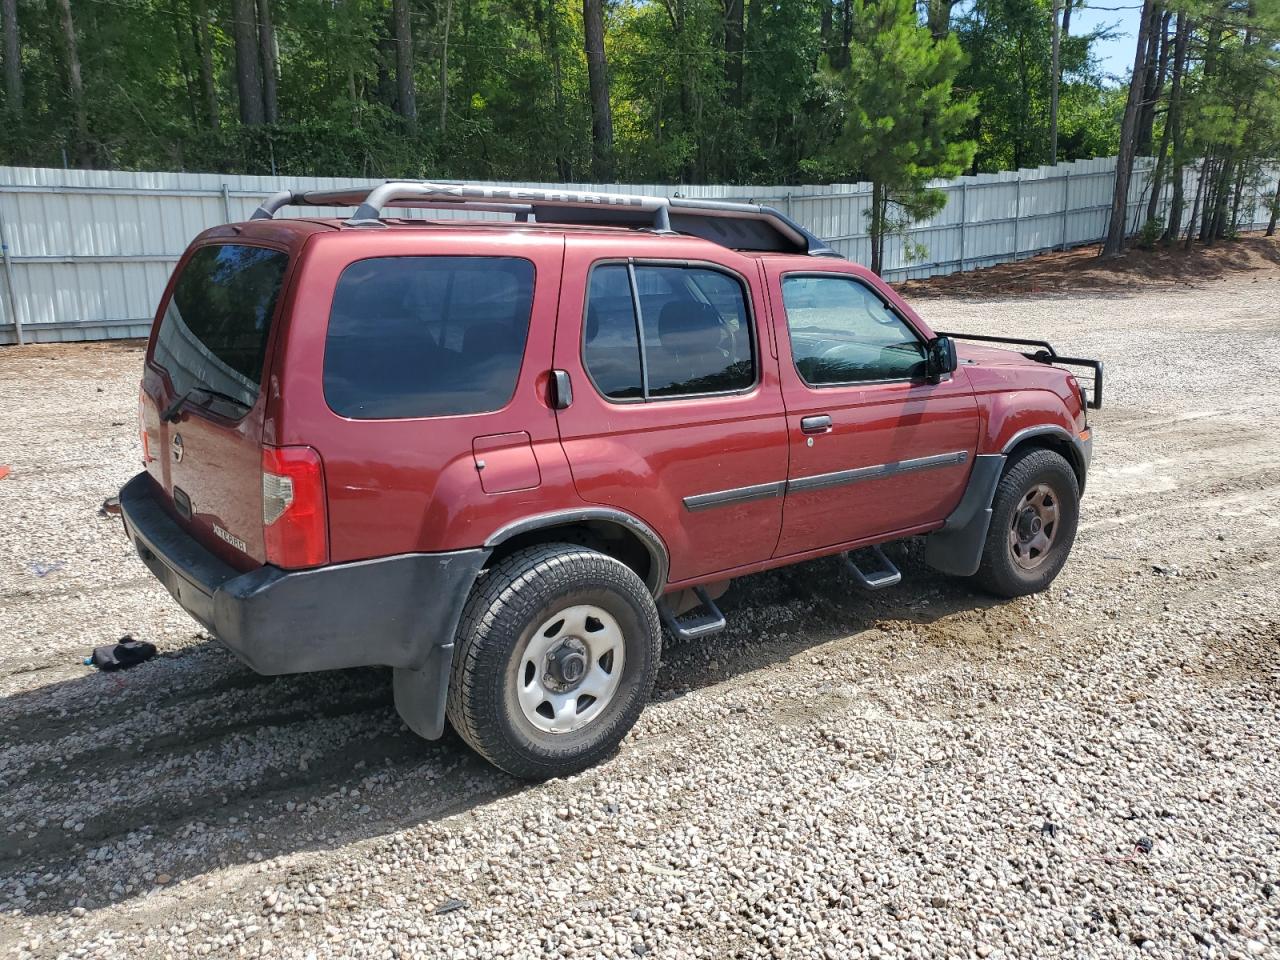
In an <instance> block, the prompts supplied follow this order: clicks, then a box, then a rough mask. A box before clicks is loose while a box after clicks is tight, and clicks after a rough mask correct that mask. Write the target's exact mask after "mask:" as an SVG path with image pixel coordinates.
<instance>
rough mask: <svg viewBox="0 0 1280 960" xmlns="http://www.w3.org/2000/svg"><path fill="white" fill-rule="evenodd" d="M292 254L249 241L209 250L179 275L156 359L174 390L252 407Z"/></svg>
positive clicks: (194, 257) (201, 251)
mask: <svg viewBox="0 0 1280 960" xmlns="http://www.w3.org/2000/svg"><path fill="white" fill-rule="evenodd" d="M288 266H289V257H288V255H287V254H284V253H281V252H279V251H278V250H267V249H265V248H263V247H249V246H245V245H244V244H235V243H228V244H220V245H217V246H209V247H201V248H200V249H199V250H197V251H196V252H195V253H193V254H192V255H191V258H190V259H189V260H188V261H187V263H186V266H184V267H183V268H182V273H180V274H179V275H178V280H177V283H176V284H175V285H174V288H173V296H172V297H170V298H169V305H168V306H167V307H166V308H165V311H164V317H163V318H162V319H161V322H160V330H159V332H158V333H157V334H156V346H155V351H154V352H153V354H152V360H153V361H154V362H155V363H156V365H158V366H160V367H163V368H164V370H165V372H166V373H168V374H169V379H170V380H171V381H172V382H173V386H174V389H175V390H177V392H178V393H179V394H184V393H187V392H189V391H190V390H192V389H204V390H207V391H209V392H210V393H211V394H213V395H214V396H216V397H221V398H223V399H229V400H232V401H234V402H236V403H238V404H242V405H243V406H244V407H246V408H247V407H252V406H253V404H254V403H255V402H256V401H257V399H258V389H259V384H260V383H261V382H262V361H263V357H264V355H265V353H266V349H267V336H268V334H270V333H271V321H272V318H273V317H274V316H275V312H276V302H277V301H278V300H279V298H280V288H281V286H282V285H283V283H284V274H285V270H286V268H287V267H288Z"/></svg>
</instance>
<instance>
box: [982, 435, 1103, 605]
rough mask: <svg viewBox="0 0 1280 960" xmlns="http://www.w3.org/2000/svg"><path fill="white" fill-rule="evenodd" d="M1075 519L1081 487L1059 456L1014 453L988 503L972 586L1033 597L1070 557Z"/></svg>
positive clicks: (1049, 452) (1039, 451)
mask: <svg viewBox="0 0 1280 960" xmlns="http://www.w3.org/2000/svg"><path fill="white" fill-rule="evenodd" d="M1079 517H1080V485H1079V482H1078V481H1077V480H1076V474H1075V471H1074V470H1072V469H1071V465H1070V464H1069V463H1067V461H1066V460H1065V459H1063V457H1062V456H1061V454H1058V453H1055V452H1054V451H1052V450H1042V449H1032V450H1028V451H1026V452H1025V453H1023V454H1015V455H1014V458H1013V459H1012V460H1011V462H1010V464H1009V466H1008V467H1006V469H1005V472H1004V476H1003V477H1001V479H1000V485H999V486H998V487H996V495H995V500H994V501H993V502H992V504H991V527H990V528H989V529H988V530H987V542H986V545H985V547H984V548H983V552H982V565H981V566H980V567H979V568H978V572H977V573H976V574H975V575H974V577H973V579H974V581H975V582H976V583H977V584H978V585H979V586H981V587H982V588H983V589H985V590H988V591H990V592H991V593H995V594H999V595H1000V596H1004V597H1021V596H1025V595H1026V594H1029V593H1037V592H1039V591H1041V590H1043V589H1044V588H1045V587H1047V586H1048V585H1049V584H1050V583H1052V582H1053V579H1054V578H1055V577H1056V576H1057V575H1058V573H1059V571H1061V570H1062V566H1063V564H1065V563H1066V562H1067V557H1068V555H1070V553H1071V545H1072V544H1073V543H1074V542H1075V538H1076V524H1077V522H1078V520H1079Z"/></svg>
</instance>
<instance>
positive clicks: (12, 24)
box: [3, 0, 22, 117]
mask: <svg viewBox="0 0 1280 960" xmlns="http://www.w3.org/2000/svg"><path fill="white" fill-rule="evenodd" d="M3 17H4V102H5V108H6V109H7V110H8V111H9V115H10V116H12V117H21V116H22V34H21V33H20V32H19V29H18V0H4V6H3Z"/></svg>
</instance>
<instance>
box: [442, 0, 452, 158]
mask: <svg viewBox="0 0 1280 960" xmlns="http://www.w3.org/2000/svg"><path fill="white" fill-rule="evenodd" d="M452 19H453V0H445V5H444V40H443V42H442V43H441V44H440V134H441V136H443V135H444V132H445V130H446V129H448V124H449V23H450V21H451V20H452Z"/></svg>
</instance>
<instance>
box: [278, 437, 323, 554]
mask: <svg viewBox="0 0 1280 960" xmlns="http://www.w3.org/2000/svg"><path fill="white" fill-rule="evenodd" d="M262 539H263V541H264V542H265V544H266V548H267V562H268V563H274V564H275V565H276V566H277V567H285V568H286V569H296V568H298V567H318V566H320V565H321V564H323V563H327V562H328V560H329V515H328V509H327V507H326V505H325V492H324V466H323V464H321V462H320V454H318V453H316V452H315V451H314V450H312V449H311V448H310V447H263V448H262Z"/></svg>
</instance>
